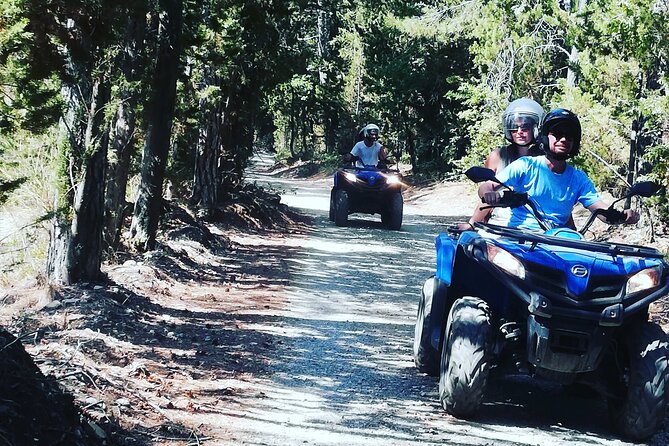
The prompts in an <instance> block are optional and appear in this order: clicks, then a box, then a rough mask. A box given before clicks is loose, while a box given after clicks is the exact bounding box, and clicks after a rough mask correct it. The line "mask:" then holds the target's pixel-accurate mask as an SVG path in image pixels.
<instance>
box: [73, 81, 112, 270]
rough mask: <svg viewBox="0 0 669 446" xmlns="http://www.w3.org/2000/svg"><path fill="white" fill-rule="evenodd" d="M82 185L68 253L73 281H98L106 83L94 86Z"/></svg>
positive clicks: (105, 140)
mask: <svg viewBox="0 0 669 446" xmlns="http://www.w3.org/2000/svg"><path fill="white" fill-rule="evenodd" d="M92 93H93V95H92V101H91V106H90V114H89V120H88V126H87V130H86V152H87V153H89V156H88V158H87V159H86V161H85V165H84V168H83V173H82V176H83V183H82V184H80V185H78V186H77V187H76V194H75V199H74V219H73V221H72V239H71V246H70V249H69V254H70V255H69V260H68V273H69V277H70V280H72V281H73V282H78V281H80V280H99V279H100V276H101V272H100V265H101V263H102V228H103V224H104V196H105V193H104V192H105V168H106V165H107V148H108V146H109V130H108V129H107V128H105V125H104V124H105V116H104V109H105V106H106V105H107V104H108V103H109V94H110V88H109V84H108V83H107V82H106V80H104V79H98V80H97V81H96V83H95V85H94V86H93V92H92Z"/></svg>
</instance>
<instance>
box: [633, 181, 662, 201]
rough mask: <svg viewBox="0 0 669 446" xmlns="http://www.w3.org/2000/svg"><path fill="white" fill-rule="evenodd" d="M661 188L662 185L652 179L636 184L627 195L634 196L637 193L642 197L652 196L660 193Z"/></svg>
mask: <svg viewBox="0 0 669 446" xmlns="http://www.w3.org/2000/svg"><path fill="white" fill-rule="evenodd" d="M660 189H662V186H660V185H659V184H657V183H654V182H652V181H642V182H640V183H636V184H634V185H633V186H632V187H631V188H630V190H629V192H627V197H633V196H635V195H638V196H641V197H652V196H653V195H655V194H656V193H658V192H659V191H660Z"/></svg>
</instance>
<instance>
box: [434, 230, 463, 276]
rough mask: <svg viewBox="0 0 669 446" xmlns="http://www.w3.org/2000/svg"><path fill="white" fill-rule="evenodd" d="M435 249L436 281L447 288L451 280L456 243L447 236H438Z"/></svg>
mask: <svg viewBox="0 0 669 446" xmlns="http://www.w3.org/2000/svg"><path fill="white" fill-rule="evenodd" d="M435 245H436V248H437V273H436V274H435V275H436V277H437V279H439V280H441V281H442V282H444V283H445V284H446V286H449V285H450V284H451V280H452V278H453V264H454V263H455V252H456V251H457V247H458V242H457V240H455V239H454V238H453V237H450V236H449V235H448V234H439V235H438V236H437V239H436V240H435Z"/></svg>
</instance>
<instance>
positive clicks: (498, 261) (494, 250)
mask: <svg viewBox="0 0 669 446" xmlns="http://www.w3.org/2000/svg"><path fill="white" fill-rule="evenodd" d="M486 246H487V247H488V260H489V261H490V262H491V263H492V264H493V265H495V266H497V267H498V268H500V269H502V270H504V271H506V272H507V273H509V274H511V275H512V276H516V277H518V278H519V279H520V280H524V279H525V265H523V263H522V262H521V261H520V260H518V259H517V258H516V257H515V256H514V255H513V254H511V253H509V252H508V251H505V250H504V249H502V248H500V247H499V246H496V245H493V244H492V243H486Z"/></svg>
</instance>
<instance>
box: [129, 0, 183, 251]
mask: <svg viewBox="0 0 669 446" xmlns="http://www.w3.org/2000/svg"><path fill="white" fill-rule="evenodd" d="M160 4H161V6H162V8H161V9H163V10H164V11H165V13H166V14H165V16H164V17H162V19H163V20H165V23H163V26H164V29H163V30H162V32H161V36H160V43H159V47H158V57H157V62H156V68H155V75H154V81H153V93H152V100H151V105H150V109H149V124H148V129H147V132H146V142H145V144H144V150H143V154H142V167H141V180H140V186H139V195H138V197H137V202H136V203H135V209H134V215H133V221H132V225H131V228H130V232H131V236H132V240H133V243H134V244H135V246H137V247H138V248H140V249H143V250H151V249H153V248H154V247H155V242H156V232H157V230H158V222H159V219H160V216H161V211H162V188H163V180H164V178H165V166H166V165H167V155H168V153H169V144H170V136H171V133H172V118H173V116H174V105H175V100H176V83H177V70H178V66H179V54H180V50H179V38H180V35H181V27H182V13H183V12H182V2H181V0H161V2H160Z"/></svg>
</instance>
